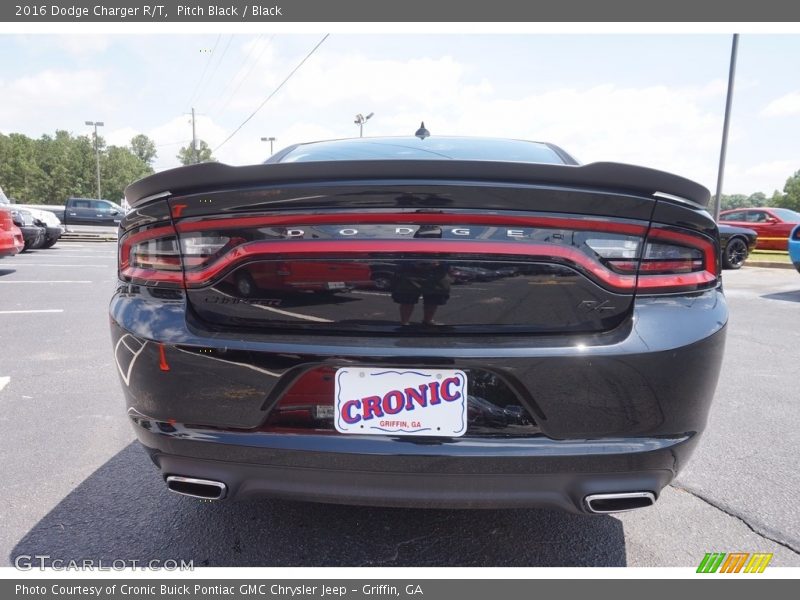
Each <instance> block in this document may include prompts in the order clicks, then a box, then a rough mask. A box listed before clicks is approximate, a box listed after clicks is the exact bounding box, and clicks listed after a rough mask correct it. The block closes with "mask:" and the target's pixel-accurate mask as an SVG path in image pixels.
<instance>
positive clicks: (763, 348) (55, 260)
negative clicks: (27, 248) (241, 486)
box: [0, 242, 800, 566]
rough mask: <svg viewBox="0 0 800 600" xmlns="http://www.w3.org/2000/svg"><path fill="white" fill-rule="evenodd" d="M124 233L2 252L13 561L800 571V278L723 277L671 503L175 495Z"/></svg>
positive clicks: (2, 382) (2, 553) (3, 417)
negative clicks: (120, 239)
mask: <svg viewBox="0 0 800 600" xmlns="http://www.w3.org/2000/svg"><path fill="white" fill-rule="evenodd" d="M115 248H116V245H115V244H113V243H99V242H59V243H58V244H57V245H56V246H55V247H54V248H53V249H50V250H40V251H31V252H28V253H25V254H23V255H19V256H16V257H13V258H10V259H5V260H2V261H0V409H1V410H0V455H1V456H2V457H3V458H2V461H3V481H4V484H5V485H4V488H5V489H4V498H3V502H0V522H2V523H3V527H2V528H0V564H2V565H9V564H13V562H14V558H15V557H17V556H19V555H49V556H50V557H51V558H53V559H64V560H83V559H95V560H98V559H103V560H106V561H110V560H113V559H129V560H133V559H135V560H140V561H145V560H151V559H163V560H165V559H175V560H180V559H184V560H193V561H194V564H195V566H205V565H209V566H258V565H264V566H315V565H346V566H362V565H363V566H411V565H413V566H478V565H483V566H625V565H628V566H696V565H697V564H698V563H699V562H700V560H701V559H702V558H703V555H704V554H705V553H706V552H712V551H715V552H735V551H739V552H772V553H774V555H775V557H774V559H773V562H772V565H775V566H800V511H798V509H797V493H798V491H799V490H800V471H798V469H797V467H796V465H797V454H798V449H800V432H799V431H798V424H800V402H799V400H800V392H798V385H797V383H798V381H797V372H798V359H797V357H798V356H799V355H800V354H798V352H800V275H799V274H798V273H797V272H796V271H794V270H789V269H764V268H750V267H746V268H744V269H742V270H741V271H733V272H731V271H728V272H725V275H724V281H725V287H726V292H727V295H728V299H729V303H730V308H731V320H730V325H729V330H728V345H727V353H726V358H725V362H724V366H723V373H722V378H721V381H720V385H719V387H718V390H717V397H716V399H715V403H714V406H713V409H712V413H711V418H710V423H709V427H708V429H707V431H706V433H705V436H704V438H703V439H702V441H701V444H700V446H699V448H698V450H697V452H696V453H695V455H694V458H693V459H692V462H691V463H690V465H689V467H688V468H687V469H686V470H685V471H684V472H683V473H682V474H681V476H680V477H679V478H678V479H677V481H675V482H674V483H673V485H672V486H670V487H669V488H667V489H666V490H665V491H664V493H663V494H662V496H661V498H660V500H659V502H658V503H657V504H656V506H654V507H652V508H649V509H645V510H640V511H636V512H632V513H626V514H623V515H619V516H595V517H590V516H575V515H567V514H561V513H558V512H552V511H544V510H502V511H444V510H435V511H426V510H406V509H403V510H401V509H377V508H374V509H373V508H369V509H364V508H358V509H355V508H351V507H343V506H326V505H315V504H303V503H290V502H283V501H281V502H277V501H259V502H240V503H224V502H222V503H200V502H196V501H193V500H191V499H189V498H183V497H179V496H176V495H174V494H172V493H170V492H168V491H167V490H166V488H165V487H164V485H163V483H162V481H161V479H160V477H159V475H158V474H157V472H156V470H155V469H154V468H153V467H152V465H151V464H150V463H149V461H148V460H147V458H146V457H145V454H144V452H143V451H142V450H140V449H139V447H138V446H137V444H136V443H135V442H134V436H133V432H132V430H131V428H130V426H129V424H128V423H127V421H126V418H125V416H124V410H123V400H122V393H121V390H120V386H119V382H118V378H117V373H116V369H115V366H114V363H113V360H112V355H111V344H110V336H109V332H108V318H107V315H106V310H107V304H108V300H109V298H110V295H111V293H112V291H113V286H114V282H115V280H116V274H115Z"/></svg>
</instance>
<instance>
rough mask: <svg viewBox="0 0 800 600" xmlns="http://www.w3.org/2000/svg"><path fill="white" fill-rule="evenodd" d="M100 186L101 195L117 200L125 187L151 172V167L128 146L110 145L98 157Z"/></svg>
mask: <svg viewBox="0 0 800 600" xmlns="http://www.w3.org/2000/svg"><path fill="white" fill-rule="evenodd" d="M100 173H101V176H100V186H101V191H102V193H103V197H104V198H107V199H109V200H112V201H114V202H119V201H120V200H122V198H123V196H124V191H125V187H126V186H127V185H128V184H130V183H132V182H134V181H136V180H137V179H141V178H142V177H146V176H147V175H151V174H152V173H153V168H152V167H151V166H150V165H149V164H147V163H146V162H144V161H143V160H142V159H141V158H140V157H139V156H137V155H136V154H135V153H134V152H133V151H132V150H131V149H130V148H122V147H120V146H110V147H109V148H108V149H107V150H106V152H105V153H104V154H103V156H101V159H100Z"/></svg>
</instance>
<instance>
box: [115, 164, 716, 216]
mask: <svg viewBox="0 0 800 600" xmlns="http://www.w3.org/2000/svg"><path fill="white" fill-rule="evenodd" d="M364 179H368V180H387V179H389V180H437V181H454V180H461V181H486V182H508V183H523V184H545V185H556V186H566V187H580V188H591V189H601V190H609V191H610V190H613V191H622V192H628V193H632V194H635V195H638V196H653V195H654V194H662V195H666V196H670V197H675V198H678V199H682V200H686V201H689V202H692V203H694V204H697V205H700V206H702V207H706V206H708V204H709V201H710V199H711V193H710V192H709V191H708V189H706V188H705V187H703V186H702V185H700V184H699V183H695V182H694V181H691V180H689V179H685V178H683V177H679V176H677V175H672V174H671V173H666V172H664V171H657V170H655V169H648V168H645V167H637V166H634V165H626V164H622V163H611V162H598V163H591V164H588V165H582V166H573V165H549V164H534V163H517V162H514V163H512V162H492V161H467V160H365V161H324V162H322V161H320V162H297V163H272V164H261V165H247V166H243V167H232V166H230V165H224V164H222V163H216V162H211V163H202V164H198V165H189V166H187V167H179V168H177V169H170V170H169V171H162V172H161V173H156V174H155V175H150V176H149V177H145V178H144V179H140V180H139V181H136V182H134V183H132V184H130V185H129V186H128V187H127V188H125V198H126V200H127V201H128V203H129V204H130V205H131V206H132V207H135V206H137V205H140V204H142V203H143V202H145V201H146V200H147V199H149V198H152V197H153V196H156V195H159V196H160V195H163V194H165V193H167V194H170V195H183V194H189V193H194V192H210V191H213V190H219V189H226V188H231V187H247V186H254V185H280V184H293V183H308V182H325V181H353V180H364Z"/></svg>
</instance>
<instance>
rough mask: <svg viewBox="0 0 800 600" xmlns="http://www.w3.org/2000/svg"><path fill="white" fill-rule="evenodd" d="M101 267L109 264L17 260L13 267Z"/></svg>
mask: <svg viewBox="0 0 800 600" xmlns="http://www.w3.org/2000/svg"><path fill="white" fill-rule="evenodd" d="M22 266H25V267H101V268H103V269H110V268H111V265H68V264H49V263H26V262H18V263H15V264H14V267H22Z"/></svg>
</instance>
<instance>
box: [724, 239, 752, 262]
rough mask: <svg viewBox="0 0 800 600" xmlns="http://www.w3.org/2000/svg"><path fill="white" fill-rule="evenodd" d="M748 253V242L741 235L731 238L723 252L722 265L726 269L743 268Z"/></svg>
mask: <svg viewBox="0 0 800 600" xmlns="http://www.w3.org/2000/svg"><path fill="white" fill-rule="evenodd" d="M747 254H748V251H747V242H745V241H744V240H743V239H742V238H740V237H735V238H731V239H729V240H728V245H727V246H725V252H723V253H722V266H723V267H724V268H726V269H741V268H742V265H743V264H744V261H746V260H747Z"/></svg>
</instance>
